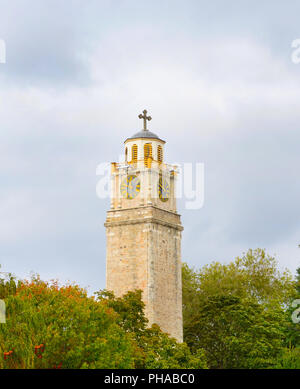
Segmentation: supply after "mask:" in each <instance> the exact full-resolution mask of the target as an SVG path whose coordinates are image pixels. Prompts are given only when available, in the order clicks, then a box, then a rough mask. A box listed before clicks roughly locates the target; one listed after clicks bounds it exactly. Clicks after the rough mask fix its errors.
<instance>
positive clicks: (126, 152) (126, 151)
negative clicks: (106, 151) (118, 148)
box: [125, 147, 128, 163]
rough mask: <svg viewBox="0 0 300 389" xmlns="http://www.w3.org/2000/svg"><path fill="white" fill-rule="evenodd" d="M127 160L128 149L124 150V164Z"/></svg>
mask: <svg viewBox="0 0 300 389" xmlns="http://www.w3.org/2000/svg"><path fill="white" fill-rule="evenodd" d="M127 160H128V148H127V147H126V148H125V162H126V163H127Z"/></svg>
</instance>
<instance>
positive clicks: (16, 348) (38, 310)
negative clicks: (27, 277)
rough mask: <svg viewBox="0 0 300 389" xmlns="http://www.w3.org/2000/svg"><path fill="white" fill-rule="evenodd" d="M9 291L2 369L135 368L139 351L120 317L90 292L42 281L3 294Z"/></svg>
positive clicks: (0, 330)
mask: <svg viewBox="0 0 300 389" xmlns="http://www.w3.org/2000/svg"><path fill="white" fill-rule="evenodd" d="M2 286H3V283H2ZM5 288H6V293H4V294H5V296H6V297H5V302H6V308H7V312H6V313H7V320H6V324H3V325H1V324H0V356H1V357H0V368H25V369H30V368H57V367H61V368H71V369H79V368H132V367H133V362H134V359H133V346H132V343H131V341H130V338H129V337H128V336H127V334H126V333H125V331H124V330H123V329H122V328H121V327H120V326H119V325H118V324H117V322H116V318H117V314H116V313H115V312H114V311H113V310H112V309H109V308H107V307H106V306H104V305H103V304H100V303H98V302H96V301H95V300H94V299H93V298H90V297H88V296H87V293H86V291H85V290H84V289H81V288H80V287H78V286H76V285H66V286H61V287H59V286H58V284H57V283H56V282H53V283H50V284H49V283H46V282H43V281H41V280H40V279H39V278H34V279H33V280H32V281H31V282H25V281H23V282H19V283H18V286H17V287H16V288H13V287H12V280H9V281H7V282H6V284H5V287H4V288H2V293H3V290H4V289H5ZM8 290H9V291H10V292H12V293H8ZM41 346H42V347H41ZM4 353H5V354H4ZM7 353H10V354H9V355H7Z"/></svg>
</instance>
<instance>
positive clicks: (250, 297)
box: [183, 249, 295, 368]
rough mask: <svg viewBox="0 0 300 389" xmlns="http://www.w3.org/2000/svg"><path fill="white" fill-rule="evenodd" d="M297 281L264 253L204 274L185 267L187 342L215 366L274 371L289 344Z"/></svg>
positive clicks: (252, 253)
mask: <svg viewBox="0 0 300 389" xmlns="http://www.w3.org/2000/svg"><path fill="white" fill-rule="evenodd" d="M294 287H295V283H294V282H293V280H292V276H291V275H290V273H289V272H287V271H285V272H279V271H278V270H277V263H276V260H275V259H274V258H272V257H270V256H268V255H266V253H265V251H264V250H261V249H257V250H254V251H253V250H249V251H248V252H247V253H246V254H245V255H244V256H242V257H238V258H236V260H235V261H234V262H231V263H229V264H225V265H223V264H220V263H216V262H215V263H213V264H211V265H209V266H204V267H203V268H202V269H200V270H199V271H196V270H194V269H190V268H188V266H187V265H184V266H183V318H184V340H185V341H186V342H187V344H188V345H189V347H190V348H191V350H192V352H195V351H196V350H198V348H203V349H204V350H205V353H206V355H207V358H208V365H209V367H212V368H233V367H235V368H247V367H248V368H254V367H256V368H264V367H272V366H273V365H274V364H275V363H276V358H277V357H278V356H279V355H280V352H281V350H282V347H283V346H284V339H285V330H286V328H287V316H286V309H287V307H288V306H289V304H290V302H291V299H292V296H293V292H294Z"/></svg>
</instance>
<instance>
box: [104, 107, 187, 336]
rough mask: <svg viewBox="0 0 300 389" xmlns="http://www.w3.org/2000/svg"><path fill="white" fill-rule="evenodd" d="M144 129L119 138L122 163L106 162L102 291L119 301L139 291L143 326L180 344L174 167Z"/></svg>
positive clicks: (179, 228)
mask: <svg viewBox="0 0 300 389" xmlns="http://www.w3.org/2000/svg"><path fill="white" fill-rule="evenodd" d="M139 118H140V119H143V122H144V128H143V130H141V131H139V132H137V133H136V134H134V135H133V136H131V137H130V138H127V139H126V140H125V160H124V162H122V163H115V162H113V163H112V164H111V204H110V210H109V211H108V212H107V219H106V223H105V227H106V241H107V257H106V289H107V290H111V291H113V292H114V293H115V295H116V296H118V297H120V296H122V295H124V294H125V293H126V292H128V291H133V290H137V289H141V290H142V292H143V294H142V298H143V301H144V303H145V313H146V316H147V318H148V320H149V324H150V325H151V324H153V323H156V324H158V325H159V326H160V327H161V329H162V330H163V331H164V332H167V333H168V334H170V335H171V336H172V337H174V338H176V339H177V340H178V341H180V342H182V337H183V335H182V284H181V232H182V230H183V227H182V225H181V222H180V215H179V214H178V213H177V209H176V197H175V181H176V174H177V172H176V167H175V166H171V165H168V164H166V163H165V161H164V146H165V141H163V140H162V139H160V138H159V137H158V136H157V135H156V134H154V133H153V132H151V131H149V130H148V129H147V121H150V120H151V117H150V116H147V111H146V110H145V111H144V112H143V114H141V115H139Z"/></svg>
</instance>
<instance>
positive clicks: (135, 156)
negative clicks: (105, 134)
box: [131, 144, 138, 162]
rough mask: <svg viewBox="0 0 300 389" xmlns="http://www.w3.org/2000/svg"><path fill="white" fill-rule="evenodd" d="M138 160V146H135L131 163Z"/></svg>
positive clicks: (132, 150)
mask: <svg viewBox="0 0 300 389" xmlns="http://www.w3.org/2000/svg"><path fill="white" fill-rule="evenodd" d="M137 158H138V147H137V145H136V144H134V145H133V146H132V149H131V162H137Z"/></svg>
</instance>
